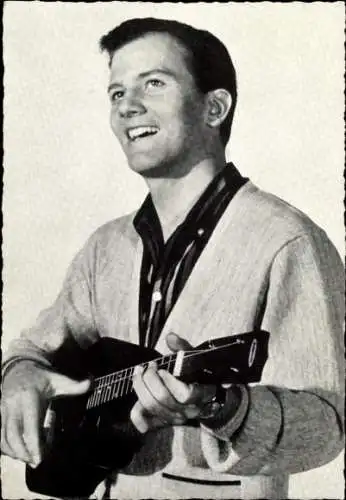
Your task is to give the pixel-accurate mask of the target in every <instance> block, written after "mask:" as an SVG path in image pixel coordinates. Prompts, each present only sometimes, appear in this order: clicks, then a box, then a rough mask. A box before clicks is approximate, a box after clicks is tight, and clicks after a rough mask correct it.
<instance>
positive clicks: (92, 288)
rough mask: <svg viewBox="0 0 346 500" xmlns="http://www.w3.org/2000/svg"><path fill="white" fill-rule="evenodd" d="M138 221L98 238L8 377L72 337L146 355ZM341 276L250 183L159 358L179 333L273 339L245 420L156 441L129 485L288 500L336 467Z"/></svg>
mask: <svg viewBox="0 0 346 500" xmlns="http://www.w3.org/2000/svg"><path fill="white" fill-rule="evenodd" d="M133 217H134V214H130V215H127V216H124V217H121V218H120V219H117V220H114V221H111V222H109V223H107V224H105V225H104V226H102V227H101V228H99V229H98V230H97V231H96V232H95V233H94V234H93V235H92V236H91V237H90V238H89V240H88V242H87V243H86V245H85V246H84V247H83V248H82V250H81V251H80V252H79V253H78V254H77V256H76V257H75V259H74V260H73V262H72V264H71V265H70V268H69V270H68V273H67V277H66V280H65V282H64V286H63V288H62V291H61V293H60V294H59V296H58V298H57V300H56V301H55V303H54V304H53V305H52V307H50V308H49V309H47V310H45V311H43V312H42V313H41V315H40V316H39V318H38V320H37V322H36V324H35V325H34V326H33V327H32V328H30V329H29V330H26V331H24V332H23V333H22V335H21V337H20V338H19V339H17V340H14V341H13V342H12V343H11V345H10V348H9V350H8V352H7V353H6V355H5V362H4V369H5V370H7V369H9V368H10V366H11V364H13V363H15V362H16V361H18V360H21V359H34V360H37V361H39V362H40V363H44V364H47V365H48V366H49V365H50V363H51V356H52V354H53V353H54V352H55V351H56V350H57V349H58V348H59V347H60V346H61V345H62V344H63V343H64V342H66V341H67V340H68V338H69V337H70V336H73V338H74V339H75V340H76V341H77V342H78V344H79V345H80V346H81V347H82V348H86V347H88V346H90V345H91V344H92V343H94V342H95V341H96V340H98V339H99V338H100V337H104V336H107V337H116V338H120V339H122V340H126V341H129V342H134V343H138V339H139V332H138V297H139V276H140V265H141V258H142V250H143V248H142V243H141V240H140V238H139V236H138V234H137V233H136V231H135V230H134V228H133V224H132V222H133ZM343 274H344V272H343V265H342V262H341V260H340V257H339V255H338V253H337V251H336V250H335V248H334V246H333V245H332V243H331V242H330V241H329V239H328V237H327V236H326V234H325V232H324V231H323V230H322V229H320V228H319V227H318V226H316V225H315V224H314V223H313V222H312V221H311V220H310V219H309V218H308V217H307V216H306V215H304V214H303V213H301V212H300V211H298V210H297V209H295V208H293V207H292V206H290V205H288V204H287V203H285V202H284V201H282V200H280V199H279V198H277V197H275V196H273V195H271V194H268V193H266V192H264V191H261V190H260V189H258V188H257V187H256V186H255V185H254V184H252V183H251V182H250V181H249V182H248V183H246V184H245V185H244V186H243V187H242V188H241V189H240V190H239V191H238V192H237V194H236V195H235V197H234V199H233V200H232V202H231V203H230V205H229V206H228V208H227V209H226V211H225V213H224V214H223V216H222V218H221V219H220V221H219V223H218V225H217V226H216V228H215V230H214V232H213V234H212V236H211V238H210V240H209V242H208V244H207V246H206V247H205V249H204V250H203V252H202V254H201V256H200V258H199V260H198V261H197V263H196V265H195V267H194V268H193V270H192V273H191V275H190V277H189V279H188V281H187V283H186V285H185V287H184V289H183V290H182V292H181V295H180V296H179V298H178V300H177V302H176V304H175V306H174V308H173V310H172V311H171V313H170V315H169V316H168V318H167V321H166V323H165V325H164V328H163V331H162V333H161V336H160V338H159V341H158V344H157V346H156V349H157V350H158V351H159V352H161V353H162V354H166V353H168V352H169V350H168V348H167V346H166V342H165V337H166V335H167V334H168V333H169V332H171V331H173V332H175V333H177V334H179V335H180V336H182V337H184V338H186V339H187V340H188V341H189V342H190V343H191V344H192V345H197V344H200V343H201V342H203V341H204V340H208V339H210V338H215V337H222V336H226V335H233V334H236V333H242V332H248V331H251V330H252V329H254V328H256V327H260V328H262V329H264V330H267V331H269V332H270V341H269V357H268V361H267V363H266V365H265V368H264V372H263V376H262V379H261V381H260V382H259V383H256V384H250V385H248V386H246V387H245V386H244V387H243V402H242V404H241V406H240V409H239V410H238V412H237V413H236V414H235V415H234V417H233V418H231V419H230V420H229V421H228V422H227V423H226V424H223V425H222V426H220V427H217V426H216V427H215V425H214V426H213V428H210V427H208V426H207V425H203V424H201V425H200V427H190V426H175V427H173V428H163V429H161V430H157V431H155V432H154V433H150V434H148V435H147V436H148V437H147V439H145V443H144V446H143V448H142V449H141V450H140V452H139V453H138V454H137V455H136V456H135V458H134V460H133V461H132V463H131V464H130V466H128V467H127V469H125V470H124V471H122V473H123V474H130V475H131V474H135V475H142V476H145V475H152V474H153V478H154V477H156V476H155V473H157V471H169V472H170V473H175V474H181V472H182V471H183V472H184V476H189V477H191V478H194V477H197V476H198V477H205V478H208V477H209V478H210V477H212V478H213V479H215V478H219V479H220V480H222V479H223V478H225V477H227V478H228V477H233V478H234V477H235V478H237V479H240V480H241V497H242V498H286V497H287V478H288V476H289V475H290V474H292V473H296V472H301V471H305V470H308V469H312V468H315V467H318V466H321V465H323V464H325V463H327V462H329V461H330V460H332V459H334V458H335V457H336V456H337V454H338V453H339V452H340V451H341V450H342V446H343V430H342V423H343V417H342V410H343V394H342V389H343V385H344V378H343V354H342V353H343V318H344V277H343ZM278 484H280V485H281V487H280V488H281V489H278V487H277V485H278ZM114 491H115V493H114V494H115V495H116V486H115V489H114ZM256 495H257V496H256ZM258 495H259V496H258ZM149 496H151V497H152V498H153V496H152V495H150V494H149ZM198 497H199V498H203V489H201V491H200V492H199V494H198ZM129 498H133V497H132V496H131V494H130V492H129ZM215 498H217V496H216V495H215Z"/></svg>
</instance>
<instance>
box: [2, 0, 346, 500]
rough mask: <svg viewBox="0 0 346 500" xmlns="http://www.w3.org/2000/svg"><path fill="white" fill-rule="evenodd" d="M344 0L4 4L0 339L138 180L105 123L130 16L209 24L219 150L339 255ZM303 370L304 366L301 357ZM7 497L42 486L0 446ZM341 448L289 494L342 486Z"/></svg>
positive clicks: (121, 208)
mask: <svg viewBox="0 0 346 500" xmlns="http://www.w3.org/2000/svg"><path fill="white" fill-rule="evenodd" d="M343 8H344V4H343V2H336V3H333V4H328V3H323V2H312V3H310V4H305V3H301V2H293V3H288V4H285V3H283V4H282V3H271V2H263V3H255V4H250V3H238V2H230V3H228V4H210V5H208V4H203V3H196V4H177V5H175V4H169V3H165V4H153V3H149V2H148V3H147V2H143V3H141V2H131V3H130V2H129V3H127V2H108V3H103V2H96V3H95V4H83V3H82V4H73V3H70V2H56V3H55V2H53V3H45V2H43V3H41V2H20V1H19V2H5V9H4V64H5V75H4V84H5V99H4V115H5V116H4V118H5V121H4V148H5V157H4V165H5V174H4V202H3V212H4V228H3V236H4V244H3V257H4V271H3V280H4V295H3V327H4V328H3V330H4V335H3V342H2V343H3V348H5V347H6V345H7V343H8V341H9V340H10V339H11V338H13V337H14V336H17V335H18V333H19V332H20V331H21V330H22V329H23V328H24V327H26V326H29V325H30V324H31V323H32V322H33V321H34V320H35V317H36V316H37V314H38V312H39V311H40V309H42V308H43V307H46V306H48V305H50V303H51V302H52V301H53V300H54V298H55V296H56V294H57V292H58V291H59V287H60V285H61V282H62V280H63V277H64V274H65V271H66V268H67V265H68V264H69V262H70V260H71V259H72V257H73V256H74V254H75V253H76V252H77V250H78V249H79V248H80V247H81V246H82V245H83V243H84V242H85V240H86V239H87V237H88V236H89V235H90V234H91V232H92V231H93V230H94V229H96V228H97V227H98V226H99V225H101V224H102V223H104V222H106V221H107V220H110V219H112V218H114V217H117V216H119V215H122V214H124V213H125V212H128V211H130V210H133V209H135V208H136V207H137V206H138V205H139V203H140V202H141V200H142V199H143V197H144V195H145V193H146V188H145V185H144V183H143V182H142V180H141V179H140V178H139V177H137V176H136V175H135V174H133V173H132V172H131V171H129V169H128V167H127V165H126V161H125V158H124V156H123V154H122V152H121V150H120V148H119V146H118V144H117V143H116V140H115V139H114V137H113V136H112V133H111V131H110V127H109V104H108V98H107V94H106V87H107V79H108V70H107V64H106V56H105V55H100V53H99V51H98V45H97V43H98V39H99V38H100V36H101V35H102V34H104V33H105V32H107V31H109V30H110V29H112V28H113V27H114V26H115V25H116V24H118V23H120V22H122V21H123V20H125V19H127V18H130V17H146V16H154V17H162V18H169V19H176V20H181V21H183V22H187V23H190V24H193V25H195V26H196V27H201V28H204V29H208V30H209V31H211V32H212V33H214V34H215V35H217V36H219V37H220V38H221V40H222V41H223V42H224V43H225V44H226V46H227V47H228V49H229V51H230V53H231V55H232V58H233V60H234V64H235V67H236V70H237V73H238V82H239V102H238V107H237V110H236V115H235V122H234V126H233V132H232V138H231V141H230V143H229V145H228V148H227V153H228V158H229V159H232V161H233V162H234V163H235V164H236V165H237V167H238V168H239V169H240V171H241V172H242V173H243V174H244V175H247V176H249V177H250V178H251V180H252V181H253V182H254V183H256V184H258V185H259V186H260V187H262V188H264V189H266V190H268V191H271V192H273V193H275V194H276V195H278V196H280V197H282V198H285V199H286V200H287V201H288V202H290V203H292V204H293V205H295V206H297V207H298V208H300V209H301V210H303V211H304V212H306V213H307V214H308V215H309V216H310V217H311V218H313V219H314V220H315V222H317V223H318V224H319V225H320V226H322V227H323V228H324V229H325V230H326V231H327V233H328V234H329V236H330V238H331V239H332V241H333V242H334V244H335V245H336V247H337V248H338V250H339V252H340V253H341V254H342V255H343V251H344V250H343V249H344V230H343V205H342V199H343V179H342V174H343V164H344V148H343V140H344V139H343V134H344V123H343V109H344V100H343V85H344V84H343V71H344V49H343V43H344V33H343V30H344V9H343ZM307 369H308V368H307ZM2 460H3V462H2V463H3V469H2V481H3V497H4V498H38V496H37V495H36V494H30V493H29V492H28V491H27V490H26V488H25V483H24V466H23V465H22V464H20V463H18V462H15V461H13V460H11V459H9V458H6V457H3V459H2ZM342 469H343V463H342V455H340V457H339V458H338V459H336V460H335V461H334V462H332V463H331V464H328V465H327V466H325V467H322V468H320V469H318V470H315V471H311V472H308V473H304V474H297V475H295V476H294V477H293V479H292V480H291V486H290V495H291V497H292V498H301V499H302V498H309V499H312V498H334V499H335V498H343V486H344V480H343V470H342Z"/></svg>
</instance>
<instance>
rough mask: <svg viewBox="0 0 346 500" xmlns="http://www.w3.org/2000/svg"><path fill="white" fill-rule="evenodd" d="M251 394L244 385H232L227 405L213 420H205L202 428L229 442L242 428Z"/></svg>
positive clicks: (227, 397) (228, 392) (228, 391)
mask: <svg viewBox="0 0 346 500" xmlns="http://www.w3.org/2000/svg"><path fill="white" fill-rule="evenodd" d="M248 406H249V394H248V391H247V388H246V387H245V386H244V385H232V386H231V387H230V388H229V389H228V390H227V395H226V401H225V405H224V407H223V408H222V410H220V412H219V413H218V414H217V415H216V416H215V417H212V418H209V419H204V420H203V422H201V424H200V425H201V427H202V428H203V429H205V430H206V431H207V432H209V433H210V434H212V435H213V436H215V437H217V438H219V439H221V440H223V441H229V440H230V437H231V436H232V435H233V434H234V433H235V432H236V430H237V429H238V428H239V427H240V426H241V424H242V422H243V420H244V418H245V416H246V414H247V410H248Z"/></svg>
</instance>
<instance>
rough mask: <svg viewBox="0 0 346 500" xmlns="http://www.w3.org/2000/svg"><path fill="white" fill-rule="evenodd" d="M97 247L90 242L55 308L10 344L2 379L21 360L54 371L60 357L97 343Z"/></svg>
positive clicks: (73, 265)
mask: <svg viewBox="0 0 346 500" xmlns="http://www.w3.org/2000/svg"><path fill="white" fill-rule="evenodd" d="M94 247H95V245H92V244H91V243H90V241H89V242H88V243H87V244H86V245H85V246H84V248H83V249H82V250H81V251H80V252H79V253H78V254H77V255H76V257H75V258H74V260H73V261H72V263H71V264H70V266H69V268H68V271H67V274H66V277H65V280H64V284H63V287H62V290H61V292H60V293H59V295H58V297H57V299H56V300H55V302H54V303H53V304H52V306H51V307H49V308H48V309H45V310H43V311H42V312H41V313H40V315H39V316H38V318H37V320H36V322H35V324H34V325H33V326H32V327H31V328H28V329H26V330H24V331H23V332H22V333H21V335H20V337H19V338H17V339H15V340H12V342H10V344H9V347H8V350H7V352H6V353H5V354H4V359H3V375H5V374H6V373H7V372H8V370H9V369H10V368H11V366H13V365H14V364H15V363H17V362H19V361H21V360H32V361H35V362H36V363H38V364H40V365H44V366H47V367H51V366H52V362H53V358H54V357H55V356H56V355H57V354H60V353H61V354H63V353H64V357H66V359H68V358H69V357H70V356H71V354H72V352H73V354H75V353H77V352H78V350H79V351H80V349H79V347H86V346H88V345H90V343H92V342H94V341H96V340H97V337H98V334H97V330H96V327H95V323H94V318H93V314H92V281H93V269H94V267H95V249H94ZM73 354H72V355H73Z"/></svg>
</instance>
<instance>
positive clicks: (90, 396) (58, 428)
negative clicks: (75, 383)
mask: <svg viewBox="0 0 346 500" xmlns="http://www.w3.org/2000/svg"><path fill="white" fill-rule="evenodd" d="M268 341H269V333H268V332H266V331H263V330H255V331H253V332H248V333H242V334H237V335H232V336H228V337H223V338H215V339H212V340H209V341H207V342H204V343H202V344H201V345H199V346H197V347H195V348H193V349H192V350H189V351H179V352H178V353H174V354H169V355H166V356H161V355H160V354H158V353H157V352H156V351H155V350H153V349H149V348H144V347H140V346H138V345H136V344H132V343H129V342H124V341H121V340H116V339H112V338H108V337H105V338H101V339H100V340H99V341H98V342H96V343H95V344H94V345H92V346H91V347H90V348H89V349H87V350H86V351H85V353H84V356H85V358H83V363H84V366H80V363H79V364H78V365H79V368H81V370H82V372H84V377H85V376H89V377H90V376H92V377H93V383H92V387H91V390H90V391H89V392H88V393H86V394H84V395H82V396H77V397H76V396H64V397H59V398H55V399H53V400H52V401H51V403H50V405H49V408H48V411H47V414H46V420H45V425H44V427H45V429H44V430H45V438H44V441H45V451H44V454H43V460H42V462H41V463H40V464H39V465H38V466H37V467H36V468H32V467H30V466H29V465H27V466H26V484H27V487H28V488H29V489H30V490H31V491H34V492H36V493H40V494H44V495H48V496H53V497H59V498H66V497H79V498H80V497H88V496H89V495H91V493H93V491H94V490H95V488H96V486H97V485H98V484H99V483H100V482H101V481H102V480H103V479H104V478H105V477H106V476H107V475H108V474H109V473H110V472H111V471H114V470H116V469H120V468H122V467H125V466H126V465H128V464H129V463H130V462H131V460H132V458H133V455H134V454H135V453H136V451H138V450H139V448H140V446H141V442H142V435H141V434H140V433H139V432H138V431H137V430H136V429H135V427H134V426H133V424H132V423H131V421H130V419H129V415H130V412H131V409H132V407H133V405H134V403H135V402H136V399H137V398H136V394H135V392H134V390H133V386H132V377H133V373H134V369H135V367H136V366H137V365H141V366H144V367H145V366H147V365H148V364H149V362H150V361H152V360H155V362H156V363H157V365H158V367H159V368H160V369H165V370H167V371H169V372H170V373H172V374H173V375H174V376H176V377H177V378H179V379H180V380H182V381H184V382H186V383H191V382H197V383H200V384H227V383H228V384H232V383H235V384H239V383H240V384H248V383H251V382H258V381H259V380H260V379H261V375H262V371H263V367H264V364H265V362H266V360H267V356H268Z"/></svg>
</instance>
